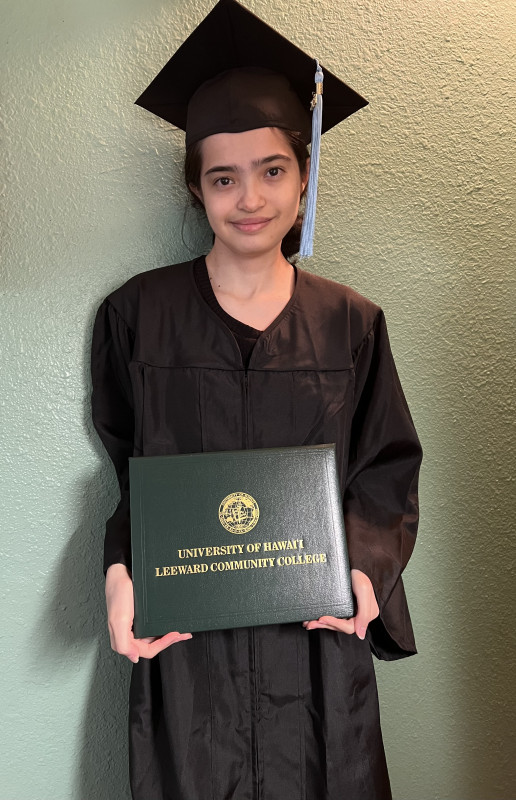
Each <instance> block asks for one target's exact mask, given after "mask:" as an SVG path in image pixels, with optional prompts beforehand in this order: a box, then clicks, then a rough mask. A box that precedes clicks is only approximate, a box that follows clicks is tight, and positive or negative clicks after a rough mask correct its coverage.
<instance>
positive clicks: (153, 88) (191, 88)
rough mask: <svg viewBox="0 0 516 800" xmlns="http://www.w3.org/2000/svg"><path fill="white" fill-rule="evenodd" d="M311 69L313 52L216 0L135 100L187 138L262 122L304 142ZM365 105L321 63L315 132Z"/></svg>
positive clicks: (227, 1)
mask: <svg viewBox="0 0 516 800" xmlns="http://www.w3.org/2000/svg"><path fill="white" fill-rule="evenodd" d="M314 75H315V59H314V58H312V57H311V56H309V55H307V54H306V53H304V52H303V51H302V50H301V49H300V48H299V47H297V46H296V45H294V44H292V42H290V41H289V40H288V39H286V38H285V37H284V36H282V35H281V34H279V33H277V31H275V30H274V29H273V28H271V27H270V26H269V25H267V24H266V23H264V22H262V20H261V19H259V18H258V17H257V16H256V15H255V14H253V13H251V12H250V11H248V10H247V9H246V8H244V7H243V6H242V5H240V4H239V3H238V2H236V0H219V2H218V3H217V5H216V6H215V7H214V8H213V9H212V10H211V11H210V13H209V14H208V15H207V17H205V19H204V20H203V21H202V22H201V23H200V24H199V25H198V26H197V28H196V29H195V30H194V31H193V32H192V33H191V34H190V36H189V37H188V38H187V39H186V41H185V42H184V43H183V44H182V45H181V47H180V48H179V49H178V50H177V51H176V52H175V53H174V55H173V56H172V58H171V59H170V60H169V61H168V63H167V64H165V66H164V67H163V69H162V70H161V71H160V72H159V73H158V75H157V76H156V77H155V78H154V80H153V81H152V83H151V84H150V85H149V86H148V87H147V89H145V91H144V92H143V94H142V95H141V96H140V97H139V98H138V100H137V101H136V103H137V104H138V105H139V106H142V108H145V109H147V110H148V111H151V112H152V113H153V114H156V115H157V116H158V117H161V118H162V119H165V120H167V121H168V122H171V123H172V125H175V126H177V127H178V128H181V129H182V130H184V131H186V144H187V146H188V145H189V144H191V143H193V142H195V141H199V140H200V139H203V138H204V137H206V136H210V135H211V134H214V133H233V132H240V131H246V130H252V129H254V128H262V127H267V126H274V127H278V128H284V129H288V130H293V131H298V132H299V133H300V134H301V137H302V138H303V139H305V140H306V141H307V142H308V141H309V140H310V103H311V100H312V92H313V91H314ZM365 105H367V101H366V100H364V98H363V97H361V96H360V95H359V94H357V92H355V91H354V90H353V89H351V88H350V87H349V86H347V85H346V84H345V83H343V81H341V80H340V79H339V78H337V77H335V75H333V74H332V73H331V72H328V70H326V69H325V70H324V114H323V122H322V132H323V133H324V132H325V131H327V130H329V129H330V128H332V127H333V126H334V125H337V124H338V123H339V122H341V121H342V120H343V119H345V118H346V117H348V116H350V115H351V114H353V113H354V112H355V111H358V109H360V108H363V107H364V106H365Z"/></svg>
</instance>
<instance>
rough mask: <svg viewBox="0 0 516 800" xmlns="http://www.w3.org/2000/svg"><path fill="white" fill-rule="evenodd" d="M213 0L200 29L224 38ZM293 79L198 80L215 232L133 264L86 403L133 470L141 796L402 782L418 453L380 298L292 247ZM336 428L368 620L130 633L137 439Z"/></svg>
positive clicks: (112, 552) (117, 547)
mask: <svg viewBox="0 0 516 800" xmlns="http://www.w3.org/2000/svg"><path fill="white" fill-rule="evenodd" d="M221 10H222V12H224V15H225V16H226V17H228V15H231V14H236V15H237V18H238V21H239V23H240V28H238V29H239V30H243V29H244V28H245V25H247V24H248V16H251V17H252V15H249V14H248V12H246V11H245V10H244V9H242V8H241V7H240V6H238V5H237V4H236V3H234V0H222V2H221V3H219V4H218V6H217V7H216V8H215V10H214V12H216V13H219V12H221ZM214 12H212V13H211V15H210V17H211V21H210V23H209V24H210V25H211V26H212V27H211V29H210V30H209V31H208V33H207V34H206V31H205V35H207V36H208V38H211V39H213V40H216V41H218V37H217V36H215V35H213V25H214V21H213V20H214V17H213V15H214ZM242 15H243V16H242ZM208 19H209V18H208ZM218 19H219V18H218V17H216V14H215V22H216V23H217V24H218ZM205 23H206V21H205ZM205 23H203V25H205ZM252 25H253V26H254V28H253V30H255V29H256V25H259V26H261V25H263V23H259V21H257V20H256V18H254V17H253V18H252ZM200 27H201V26H200ZM264 27H266V26H264ZM198 31H199V29H197V32H196V35H197V34H198ZM259 31H260V36H261V37H262V38H263V36H265V35H267V36H269V35H270V29H268V28H267V30H266V32H265V33H263V31H262V29H261V28H259ZM192 36H194V35H192ZM274 36H278V35H277V34H274ZM191 38H192V37H191ZM198 44H199V42H198V40H197V41H196V43H195V47H196V48H197V47H198ZM239 44H240V45H241V42H240V41H239ZM262 44H263V41H262ZM184 47H185V45H183V48H181V50H183V49H184ZM262 49H263V48H262ZM265 49H267V48H265ZM179 52H180V53H181V51H179ZM174 58H175V57H174ZM312 72H313V70H312ZM169 85H170V83H169V81H168V80H167V86H169ZM347 88H348V87H346V89H347ZM169 91H170V89H167V92H169ZM350 91H351V90H350ZM293 95H295V92H294V93H293V91H292V88H291V86H290V84H289V83H288V82H287V81H286V79H285V78H284V76H282V75H278V74H276V73H270V72H268V71H264V70H263V69H261V68H258V69H257V68H256V64H255V63H252V65H251V67H250V68H246V67H242V66H238V68H236V69H232V70H229V71H227V70H222V71H220V72H217V73H216V74H215V76H214V77H213V78H212V79H209V80H207V81H206V80H205V81H204V82H201V84H200V86H198V87H197V88H196V90H195V91H194V93H193V94H190V96H189V99H188V117H187V121H186V124H185V127H186V131H187V156H186V163H185V174H186V181H187V185H188V187H189V189H190V191H191V192H192V193H193V195H194V196H195V198H196V200H197V201H198V202H199V203H200V204H202V206H203V207H204V209H205V211H206V214H207V217H208V220H209V223H210V225H211V228H212V231H213V234H214V240H213V247H212V248H211V250H210V252H209V253H208V254H207V256H206V257H199V258H197V259H194V260H193V261H191V262H187V263H185V264H180V265H175V266H172V267H165V268H161V269H157V270H152V271H150V272H147V273H143V274H142V275H138V276H136V277H134V278H132V279H131V280H130V281H128V283H126V284H125V285H124V286H123V287H122V288H121V289H119V290H117V291H116V292H114V293H113V294H112V295H110V296H109V297H108V298H107V299H106V300H105V302H104V303H103V304H102V306H101V308H100V310H99V313H98V316H97V320H96V323H95V331H94V339H93V356H92V370H93V414H94V421H95V425H96V428H97V430H98V432H99V434H100V436H101V438H102V440H103V442H104V444H105V446H106V449H107V450H108V453H109V455H110V456H111V458H112V460H113V462H114V464H115V467H116V469H117V473H118V476H119V480H120V487H121V501H120V505H119V507H118V508H117V511H116V512H115V514H114V515H113V517H112V518H111V520H109V521H108V524H107V534H106V547H105V569H106V599H107V608H108V623H109V631H110V638H111V644H112V647H113V648H114V649H115V650H116V651H117V652H118V653H121V654H122V655H124V656H126V657H127V658H129V659H130V660H131V661H132V662H133V663H134V667H133V676H132V683H131V695H130V755H131V759H130V762H131V787H132V792H133V797H134V798H136V800H166V799H167V800H168V798H174V799H175V800H176V799H177V800H208V799H209V798H210V799H211V798H213V800H223V799H224V800H258V798H260V800H285V799H286V798H288V800H293V799H294V798H296V800H297V798H299V800H301V799H302V800H323V799H325V798H327V800H341V799H342V798H346V800H358V799H359V798H360V800H375V798H376V799H378V800H379V798H382V800H385V799H386V798H389V797H390V789H389V780H388V775H387V769H386V763H385V756H384V752H383V745H382V738H381V732H380V724H379V713H378V702H377V696H376V685H375V678H374V671H373V665H372V660H371V650H373V652H374V653H375V654H376V655H377V656H378V657H380V658H385V659H388V660H393V659H396V658H400V657H403V656H405V655H410V654H411V653H414V652H415V647H414V641H413V636H412V629H411V625H410V618H409V615H408V610H407V606H406V601H405V595H404V591H403V584H402V579H401V572H402V570H403V568H404V566H405V564H406V562H407V560H408V558H409V556H410V553H411V551H412V547H413V544H414V538H415V533H416V525H417V497H416V483H417V474H418V468H419V464H420V459H421V452H420V446H419V442H418V439H417V436H416V433H415V430H414V427H413V424H412V421H411V418H410V414H409V411H408V409H407V406H406V403H405V400H404V397H403V393H402V390H401V387H400V384H399V381H398V378H397V374H396V369H395V366H394V363H393V360H392V355H391V352H390V348H389V342H388V338H387V332H386V327H385V321H384V317H383V314H382V312H381V310H380V309H379V308H378V307H377V306H375V305H374V304H372V303H371V302H369V301H368V300H366V299H365V298H363V297H361V296H360V295H358V294H357V293H356V292H354V291H352V290H351V289H349V288H347V287H344V286H342V285H340V284H337V283H333V282H330V281H327V280H325V279H322V278H319V277H315V276H312V275H310V274H308V273H307V272H305V271H303V270H301V269H299V268H296V267H295V266H293V265H292V264H291V263H290V262H289V261H288V260H287V259H286V257H285V254H286V255H287V256H290V255H292V254H293V253H294V252H297V250H298V248H299V225H298V223H299V216H298V215H299V206H300V201H301V198H302V196H303V194H304V192H305V189H306V186H307V182H308V167H309V159H308V152H307V149H306V143H307V141H308V140H309V137H310V134H309V133H307V126H308V129H309V117H308V114H307V113H306V112H305V110H304V109H303V108H302V106H301V105H300V102H299V100H298V99H297V97H296V98H293ZM264 97H265V101H264ZM264 104H265V106H266V115H265V117H264V112H263V108H264ZM229 105H230V106H231V110H230V111H229V110H228V106H229ZM362 105H363V103H362ZM271 106H273V109H272V111H271ZM207 109H212V110H214V112H213V113H209V114H207ZM307 119H308V122H307V121H306V120H307ZM328 442H335V443H336V446H337V456H338V463H339V470H340V482H341V489H342V495H343V502H344V514H345V522H346V531H347V537H348V549H349V555H350V563H351V567H352V582H353V591H354V594H355V596H356V600H357V613H356V615H355V617H354V618H353V619H350V620H342V619H336V618H334V617H321V618H320V619H315V620H307V621H305V622H304V623H297V624H289V625H271V626H262V627H258V628H239V629H235V630H224V631H211V632H205V633H195V634H194V635H193V637H192V636H191V635H190V634H189V633H188V632H185V631H182V632H171V633H169V634H167V635H166V636H163V637H162V638H159V639H155V640H137V639H135V638H134V636H133V634H132V621H133V594H132V581H131V573H130V524H129V505H128V465H127V459H128V457H129V456H132V455H144V456H147V455H163V454H171V453H187V452H201V451H217V450H235V449H243V448H262V447H281V446H293V445H305V444H322V443H328Z"/></svg>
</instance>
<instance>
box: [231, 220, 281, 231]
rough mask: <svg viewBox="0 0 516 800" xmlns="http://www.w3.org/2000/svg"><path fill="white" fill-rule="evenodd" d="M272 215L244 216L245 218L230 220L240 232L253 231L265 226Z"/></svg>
mask: <svg viewBox="0 0 516 800" xmlns="http://www.w3.org/2000/svg"><path fill="white" fill-rule="evenodd" d="M271 219H272V217H246V218H245V219H238V220H232V221H231V225H233V227H234V228H236V229H237V231H241V232H242V233H255V232H256V231H261V230H262V229H263V228H265V227H266V226H267V225H268V224H269V222H270V221H271Z"/></svg>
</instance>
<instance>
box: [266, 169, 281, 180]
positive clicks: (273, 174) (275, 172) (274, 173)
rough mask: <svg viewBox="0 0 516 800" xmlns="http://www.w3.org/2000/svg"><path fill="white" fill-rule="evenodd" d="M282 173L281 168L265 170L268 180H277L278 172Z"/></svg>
mask: <svg viewBox="0 0 516 800" xmlns="http://www.w3.org/2000/svg"><path fill="white" fill-rule="evenodd" d="M282 171H283V170H282V169H281V167H269V169H268V170H267V175H268V176H269V177H270V178H277V177H278V175H279V174H280V172H282Z"/></svg>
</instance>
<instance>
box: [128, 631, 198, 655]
mask: <svg viewBox="0 0 516 800" xmlns="http://www.w3.org/2000/svg"><path fill="white" fill-rule="evenodd" d="M191 638H192V634H191V633H179V632H178V631H174V632H172V633H167V634H165V636H160V637H159V638H156V639H154V641H152V642H146V641H144V640H143V639H136V640H135V643H136V645H137V647H138V652H139V655H140V656H141V658H154V656H157V655H158V653H161V651H162V650H165V648H167V647H170V645H171V644H176V643H177V642H185V641H187V640H188V639H191Z"/></svg>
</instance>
